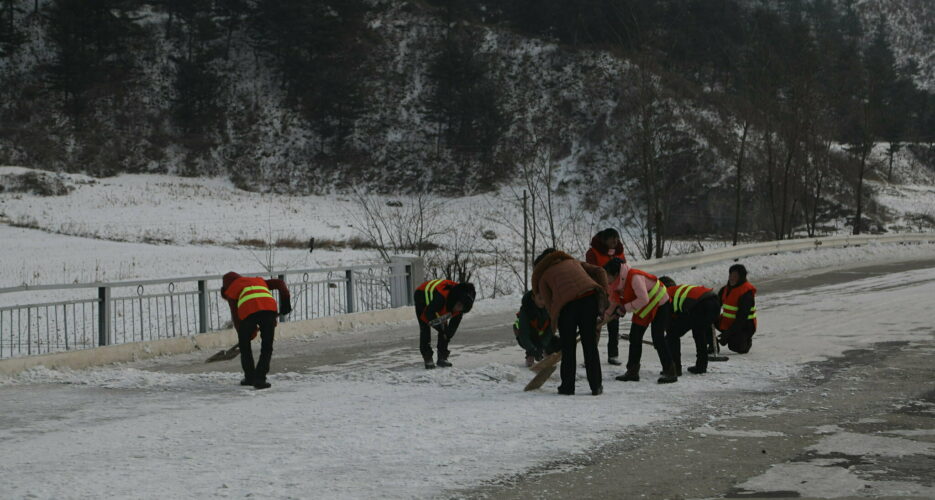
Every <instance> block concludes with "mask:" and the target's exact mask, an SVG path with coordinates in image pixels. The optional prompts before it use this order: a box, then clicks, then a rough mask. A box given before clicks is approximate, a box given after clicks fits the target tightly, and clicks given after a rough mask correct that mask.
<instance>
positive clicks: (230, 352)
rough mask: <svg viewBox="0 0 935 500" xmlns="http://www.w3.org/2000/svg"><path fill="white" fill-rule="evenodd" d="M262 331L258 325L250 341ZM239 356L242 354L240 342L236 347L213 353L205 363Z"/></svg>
mask: <svg viewBox="0 0 935 500" xmlns="http://www.w3.org/2000/svg"><path fill="white" fill-rule="evenodd" d="M259 333H260V328H259V327H257V328H256V329H255V330H253V335H251V336H250V341H253V339H255V338H256V336H257V334H259ZM237 356H240V342H238V343H236V344H234V347H231V348H230V349H226V350H223V351H218V352H216V353H214V354H212V355H211V357H210V358H208V359H207V360H205V363H211V362H213V361H227V360H228V359H234V358H236V357H237Z"/></svg>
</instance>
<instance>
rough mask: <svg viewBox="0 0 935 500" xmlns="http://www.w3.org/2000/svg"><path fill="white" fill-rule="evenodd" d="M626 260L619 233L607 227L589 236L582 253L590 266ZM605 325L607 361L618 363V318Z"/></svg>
mask: <svg viewBox="0 0 935 500" xmlns="http://www.w3.org/2000/svg"><path fill="white" fill-rule="evenodd" d="M614 258H616V259H620V260H623V261H626V260H627V259H626V257H625V256H624V255H623V243H622V242H621V241H620V233H618V232H617V230H616V229H614V228H612V227H609V228H607V229H604V230H603V231H600V232H598V233H597V234H595V235H594V237H593V238H591V248H590V249H588V251H587V253H586V254H584V261H585V262H587V263H588V264H591V265H592V266H597V267H600V268H603V267H604V266H605V265H606V264H607V263H608V262H610V260H611V259H614ZM606 325H607V363H608V364H611V365H620V364H622V363H621V362H620V359H619V356H620V350H619V347H618V345H619V344H620V318H611V319H610V321H608V322H607V323H606Z"/></svg>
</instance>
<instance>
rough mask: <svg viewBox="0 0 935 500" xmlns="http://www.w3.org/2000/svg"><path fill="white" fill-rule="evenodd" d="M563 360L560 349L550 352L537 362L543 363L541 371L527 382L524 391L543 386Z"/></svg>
mask: <svg viewBox="0 0 935 500" xmlns="http://www.w3.org/2000/svg"><path fill="white" fill-rule="evenodd" d="M561 360H562V353H561V351H559V352H556V353H554V354H550V355H549V356H548V357H546V358H545V359H543V360H542V361H540V362H538V363H536V365H542V366H540V367H539V373H537V374H536V376H535V377H533V378H532V380H530V381H529V383H528V384H526V387H524V388H523V391H534V390H536V389H538V388H540V387H542V384H544V383H545V381H546V380H548V379H549V377H551V376H552V374H553V373H555V368H556V367H557V366H558V363H559V361H561ZM534 366H535V365H534Z"/></svg>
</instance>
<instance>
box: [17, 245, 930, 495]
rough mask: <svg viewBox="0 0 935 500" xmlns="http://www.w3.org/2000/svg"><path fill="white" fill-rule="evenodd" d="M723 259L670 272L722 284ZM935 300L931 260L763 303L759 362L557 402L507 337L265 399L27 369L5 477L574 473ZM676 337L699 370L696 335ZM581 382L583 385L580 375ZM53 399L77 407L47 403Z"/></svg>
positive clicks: (406, 483)
mask: <svg viewBox="0 0 935 500" xmlns="http://www.w3.org/2000/svg"><path fill="white" fill-rule="evenodd" d="M926 254H927V255H928V256H929V257H930V256H931V255H932V251H931V248H930V245H914V246H905V247H904V246H888V247H887V248H880V247H877V246H872V245H871V246H865V247H860V248H848V249H837V250H823V251H811V252H802V253H800V254H789V255H776V256H768V257H760V258H755V259H749V260H748V261H746V262H745V263H746V264H747V265H748V267H750V268H751V271H752V274H751V278H752V279H754V280H756V279H763V278H764V277H766V276H767V275H772V276H777V275H788V274H790V273H791V272H792V271H793V270H795V269H799V270H802V269H805V268H827V267H831V266H836V265H838V264H845V263H851V264H853V263H854V262H866V263H870V261H871V260H874V259H877V260H884V259H885V258H887V256H889V258H890V259H892V260H901V259H903V258H908V257H910V256H914V257H923V256H925V255H926ZM725 267H726V263H725V265H716V266H710V267H709V268H705V269H698V270H695V271H691V272H690V273H685V274H682V275H679V274H676V276H677V278H679V280H680V281H686V282H698V281H702V280H703V281H708V280H711V282H714V281H718V282H719V281H722V280H723V278H724V274H725V269H724V268H725ZM673 274H675V273H673ZM932 296H935V268H929V269H921V270H916V271H912V272H903V273H894V274H890V275H883V276H877V277H871V278H866V279H862V280H859V281H855V282H849V283H845V284H840V285H830V286H820V287H816V288H811V289H803V290H795V291H790V292H778V293H772V294H768V293H767V294H762V295H761V296H760V297H759V298H758V305H759V309H760V311H759V316H760V325H761V328H760V332H759V333H757V336H756V340H755V344H754V349H753V351H752V352H751V353H750V354H748V355H745V356H733V357H732V358H731V360H730V361H729V362H728V363H718V364H715V365H714V366H712V370H711V372H710V373H709V374H707V375H705V376H701V377H698V376H685V377H682V378H680V380H679V382H678V383H677V384H673V385H669V386H659V385H657V384H656V383H655V380H654V379H655V377H654V376H653V375H654V374H655V372H656V371H657V369H658V361H657V360H656V359H655V356H654V354H653V352H652V350H651V349H646V350H644V360H643V361H644V370H643V373H644V375H645V377H644V380H643V381H642V382H640V383H636V384H625V383H620V382H615V381H614V380H613V379H612V376H613V375H615V374H616V372H615V371H614V370H612V369H607V368H605V372H604V380H605V382H604V383H605V393H604V395H603V396H601V397H591V396H590V395H587V396H585V395H581V396H576V397H560V396H557V395H555V394H554V393H553V391H554V385H555V384H554V383H550V384H547V385H546V386H545V387H544V389H543V390H541V391H537V392H533V393H523V392H522V387H523V385H524V384H525V383H526V382H527V381H528V380H529V378H530V376H531V373H530V372H529V371H528V370H526V369H525V368H522V367H521V366H519V364H518V361H519V360H520V358H521V356H519V352H518V348H516V347H515V346H513V345H508V343H501V344H490V345H481V346H472V347H471V348H464V349H460V348H459V349H456V351H455V355H456V359H455V361H456V365H457V366H456V367H455V368H452V369H450V370H435V371H433V372H426V371H425V370H422V369H420V368H415V367H413V364H414V363H413V362H412V359H414V358H415V357H417V355H416V354H415V353H414V351H413V350H412V349H411V347H412V346H410V345H408V344H406V348H403V349H394V350H388V351H385V352H379V353H369V354H367V356H366V359H365V360H362V361H366V362H362V361H356V362H350V363H347V364H344V365H340V364H339V365H331V366H328V367H324V368H321V369H313V370H310V371H307V372H303V373H276V374H274V375H273V380H274V383H275V386H274V388H273V389H272V390H269V391H252V390H244V389H242V388H240V387H238V386H236V382H237V380H238V379H239V375H237V374H235V373H221V372H211V373H206V374H170V373H162V372H153V371H147V370H146V369H145V366H142V369H141V368H140V367H137V368H131V367H111V368H102V369H97V370H90V371H83V372H67V371H65V372H57V371H50V370H45V369H38V370H31V371H29V372H26V373H23V374H21V375H19V376H17V377H16V378H13V379H0V380H2V381H0V384H2V386H0V391H3V395H2V397H3V398H4V400H6V401H10V404H13V405H15V406H16V407H17V408H26V409H27V410H26V411H24V412H23V413H24V414H22V415H16V416H3V417H2V419H3V420H4V421H5V422H7V423H10V422H11V421H12V423H13V425H5V426H3V427H2V428H0V440H2V441H3V442H4V449H5V453H4V454H3V455H2V456H0V468H2V469H3V470H5V471H7V474H6V475H5V476H6V478H7V480H6V481H5V482H6V483H7V484H6V492H7V493H8V494H10V495H12V497H17V498H18V497H24V496H29V495H33V496H35V497H38V498H92V497H101V496H109V497H135V498H157V497H158V498H166V497H172V498H204V497H208V496H218V497H244V496H251V497H255V498H307V497H318V498H373V497H393V498H413V497H431V496H444V494H445V492H446V491H451V490H453V489H460V488H470V487H472V486H475V485H477V484H479V483H481V482H484V481H492V480H497V479H498V478H503V477H508V476H510V475H513V474H519V473H523V472H526V471H529V470H531V469H533V468H535V467H541V466H543V465H544V464H549V463H552V466H558V467H563V466H568V464H570V463H573V462H574V460H575V459H574V457H575V456H576V455H577V454H581V453H587V452H588V450H590V449H593V448H594V447H595V446H599V445H601V444H603V443H606V441H607V439H609V438H610V436H625V433H627V432H631V431H632V432H636V431H638V430H639V429H640V428H641V426H645V425H646V424H649V423H664V422H667V421H668V422H672V421H677V420H678V419H679V418H680V415H681V414H683V413H686V414H687V413H690V412H691V413H695V412H697V410H698V408H697V407H696V406H695V405H698V404H700V405H702V406H705V407H708V404H707V403H705V400H711V397H712V396H717V395H723V394H739V392H741V391H764V390H769V389H771V388H775V387H778V386H782V385H784V384H788V383H789V379H790V377H793V376H794V375H795V374H797V373H798V372H799V371H800V370H801V368H802V367H803V366H804V364H805V363H808V362H811V361H818V360H822V359H826V358H829V357H833V356H839V355H841V354H842V353H843V352H844V351H846V350H849V349H854V348H861V347H869V346H871V345H872V344H874V343H876V342H882V341H909V342H920V343H931V340H932V332H931V324H930V318H928V317H923V316H922V315H919V314H918V311H921V310H926V308H927V307H929V305H930V304H929V302H930V297H932ZM509 306H511V304H510V302H509V299H508V300H498V301H485V302H482V303H480V304H479V306H478V309H477V310H476V311H475V312H474V313H472V314H478V315H480V314H485V313H491V312H492V311H496V310H503V309H507V308H508V307H509ZM512 306H515V302H514V303H512ZM505 321H508V318H505ZM470 326H471V325H470V321H466V322H465V332H464V333H463V335H469V334H470V330H469V329H470ZM501 328H505V327H501ZM409 330H411V328H408V326H407V327H406V328H402V329H400V330H399V332H400V333H402V334H405V333H407V332H409ZM392 333H393V332H387V334H392ZM363 337H366V335H363V336H362V342H365V339H364V338H363ZM456 342H457V340H456ZM682 344H683V359H685V360H690V359H691V356H692V352H691V348H690V347H689V344H690V342H688V341H686V340H684V339H683V343H682ZM578 376H579V381H578V388H579V391H581V392H582V393H586V392H587V391H586V390H585V387H586V381H585V380H584V374H583V370H579V374H578ZM53 402H54V403H53ZM56 405H60V406H61V408H66V409H67V410H68V411H61V412H58V411H54V410H50V406H51V407H56ZM759 408H760V407H758V406H751V407H749V408H745V409H744V411H753V412H756V411H757V410H758V409H759ZM711 409H713V407H708V408H707V410H711ZM707 410H705V411H707ZM49 413H55V415H54V418H53V417H51V416H50V415H49ZM696 438H697V439H703V436H697V437H696ZM555 461H558V463H557V464H556V463H555ZM563 464H564V465H563Z"/></svg>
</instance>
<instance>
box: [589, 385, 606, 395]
mask: <svg viewBox="0 0 935 500" xmlns="http://www.w3.org/2000/svg"><path fill="white" fill-rule="evenodd" d="M601 394H604V386H603V385H602V386H600V387H598V388H597V389H594V390H592V391H591V395H592V396H600V395H601Z"/></svg>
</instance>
